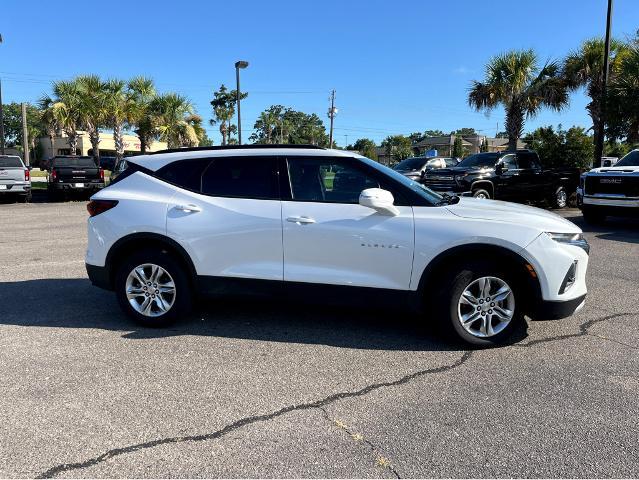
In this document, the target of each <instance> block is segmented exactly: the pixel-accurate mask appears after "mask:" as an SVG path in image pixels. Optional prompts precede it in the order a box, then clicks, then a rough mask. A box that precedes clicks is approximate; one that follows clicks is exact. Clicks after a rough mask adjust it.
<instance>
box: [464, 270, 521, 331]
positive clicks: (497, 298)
mask: <svg viewBox="0 0 639 480" xmlns="http://www.w3.org/2000/svg"><path fill="white" fill-rule="evenodd" d="M514 314H515V296H514V294H513V291H512V289H511V288H510V286H509V285H508V284H507V283H506V282H504V281H503V280H502V279H501V278H497V277H480V278H478V279H476V280H473V281H472V282H471V283H470V284H468V286H467V287H466V288H465V289H464V291H463V292H462V294H461V295H460V297H459V300H458V303H457V318H458V321H459V323H460V324H461V326H462V328H463V329H464V330H466V331H467V332H468V333H470V334H471V335H473V336H474V337H479V338H488V337H492V336H495V335H497V334H498V333H500V332H502V331H503V330H504V329H505V328H506V327H507V326H508V324H509V323H510V322H511V321H512V319H513V316H514Z"/></svg>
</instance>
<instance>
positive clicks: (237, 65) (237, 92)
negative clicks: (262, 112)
mask: <svg viewBox="0 0 639 480" xmlns="http://www.w3.org/2000/svg"><path fill="white" fill-rule="evenodd" d="M246 67H248V62H245V61H243V60H240V61H238V62H235V84H236V86H235V103H237V143H238V144H239V145H242V115H241V113H240V99H241V98H240V97H241V96H242V94H241V92H240V68H246Z"/></svg>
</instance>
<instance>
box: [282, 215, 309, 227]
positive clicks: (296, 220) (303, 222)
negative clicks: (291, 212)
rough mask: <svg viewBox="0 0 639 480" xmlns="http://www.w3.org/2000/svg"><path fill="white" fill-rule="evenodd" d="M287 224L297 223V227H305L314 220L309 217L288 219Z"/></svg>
mask: <svg viewBox="0 0 639 480" xmlns="http://www.w3.org/2000/svg"><path fill="white" fill-rule="evenodd" d="M286 221H287V222H292V223H297V224H298V225H306V224H309V223H315V219H314V218H311V217H305V216H299V217H288V218H287V219H286Z"/></svg>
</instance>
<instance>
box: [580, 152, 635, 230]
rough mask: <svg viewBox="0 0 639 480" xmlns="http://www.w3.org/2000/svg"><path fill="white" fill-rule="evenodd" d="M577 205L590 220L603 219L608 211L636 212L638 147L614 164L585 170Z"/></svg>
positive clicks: (599, 220) (618, 213)
mask: <svg viewBox="0 0 639 480" xmlns="http://www.w3.org/2000/svg"><path fill="white" fill-rule="evenodd" d="M577 205H578V206H579V208H580V209H581V212H582V213H583V216H584V219H585V220H586V221H587V222H590V223H598V222H602V221H604V220H605V218H606V216H607V215H618V216H637V215H639V149H637V150H633V151H632V152H630V153H628V154H627V155H626V156H624V157H623V158H622V159H621V160H619V161H618V162H616V163H615V164H614V166H613V167H602V168H595V169H593V170H590V171H589V172H587V173H584V174H583V175H582V176H581V182H580V184H579V189H578V190H577Z"/></svg>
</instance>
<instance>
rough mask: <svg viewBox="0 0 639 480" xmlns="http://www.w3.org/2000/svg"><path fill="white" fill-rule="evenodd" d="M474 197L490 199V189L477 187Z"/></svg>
mask: <svg viewBox="0 0 639 480" xmlns="http://www.w3.org/2000/svg"><path fill="white" fill-rule="evenodd" d="M473 197H475V198H485V199H490V198H491V196H490V192H488V190H486V189H483V188H476V189H474V190H473Z"/></svg>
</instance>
